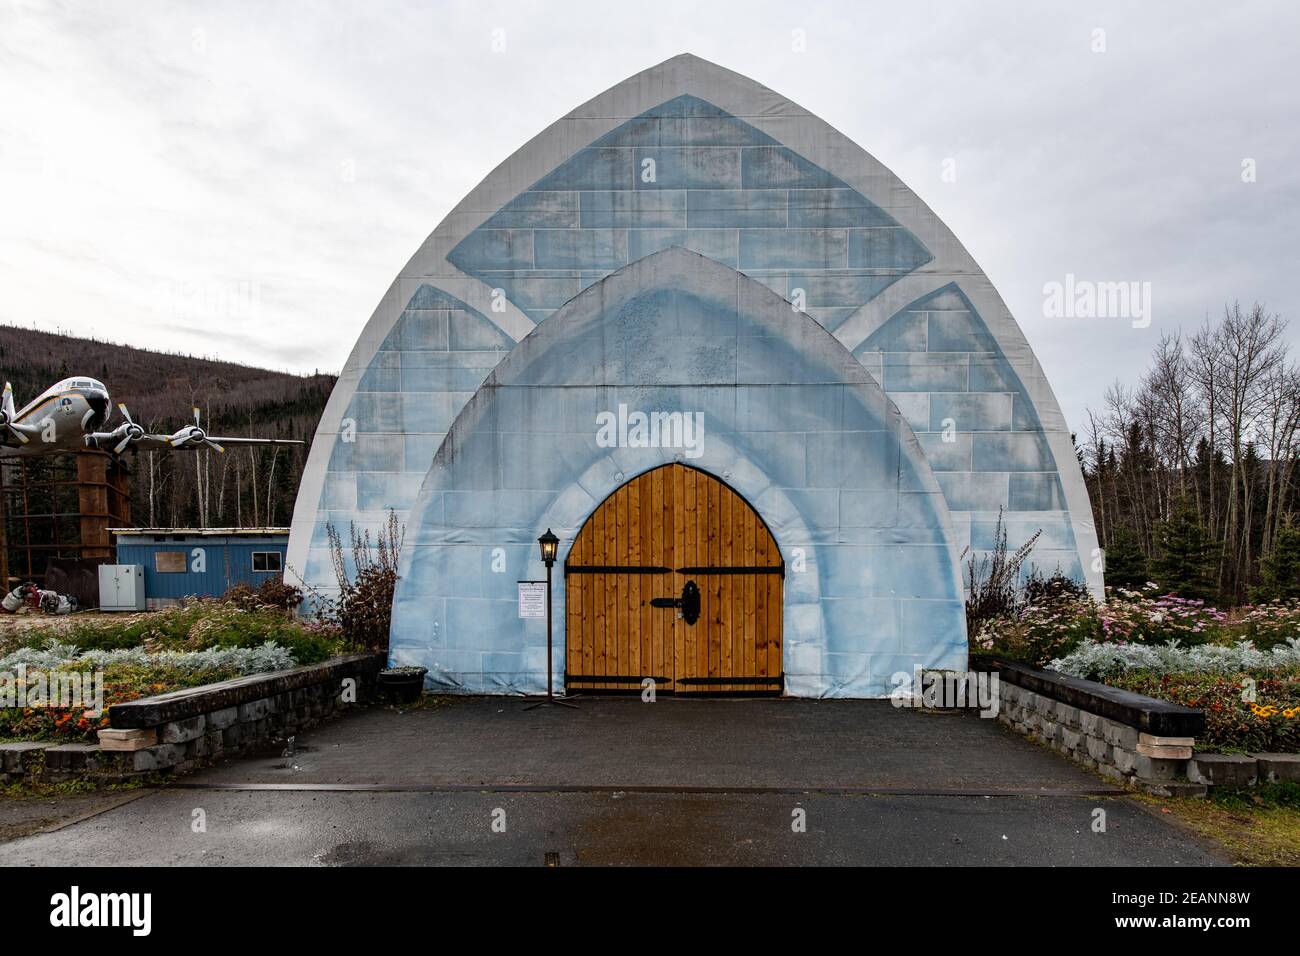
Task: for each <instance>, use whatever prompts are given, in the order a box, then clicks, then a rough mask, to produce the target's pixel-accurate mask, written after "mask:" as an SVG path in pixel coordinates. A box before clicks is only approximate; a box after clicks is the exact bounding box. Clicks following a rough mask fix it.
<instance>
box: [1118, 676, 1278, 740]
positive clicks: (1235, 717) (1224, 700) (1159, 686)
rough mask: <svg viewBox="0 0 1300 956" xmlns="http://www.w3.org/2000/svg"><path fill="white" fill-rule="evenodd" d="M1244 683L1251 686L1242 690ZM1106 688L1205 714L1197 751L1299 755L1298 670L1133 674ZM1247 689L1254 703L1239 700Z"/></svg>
mask: <svg viewBox="0 0 1300 956" xmlns="http://www.w3.org/2000/svg"><path fill="white" fill-rule="evenodd" d="M1247 678H1249V680H1250V681H1252V682H1253V683H1252V684H1247V683H1246V680H1247ZM1106 683H1107V684H1109V685H1111V686H1112V687H1118V688H1121V689H1122V690H1130V691H1133V692H1134V693H1135V694H1145V695H1146V696H1148V697H1154V698H1156V699H1157V700H1166V701H1169V702H1170V703H1174V704H1182V705H1184V706H1185V707H1195V708H1197V709H1198V710H1201V711H1203V712H1204V713H1205V731H1204V733H1203V734H1202V735H1201V736H1200V737H1198V738H1197V741H1196V746H1197V749H1198V750H1210V751H1220V752H1224V753H1231V752H1254V753H1296V752H1300V668H1297V669H1292V670H1288V671H1270V670H1250V671H1243V672H1237V673H1232V674H1227V673H1221V672H1214V671H1200V672H1192V673H1177V674H1155V673H1152V672H1150V671H1143V670H1136V671H1128V672H1125V673H1121V674H1116V675H1114V676H1112V677H1109V678H1107V680H1106ZM1247 688H1250V689H1251V690H1252V691H1253V695H1252V696H1254V698H1255V700H1254V701H1248V700H1244V699H1243V692H1244V691H1245V690H1246V689H1247Z"/></svg>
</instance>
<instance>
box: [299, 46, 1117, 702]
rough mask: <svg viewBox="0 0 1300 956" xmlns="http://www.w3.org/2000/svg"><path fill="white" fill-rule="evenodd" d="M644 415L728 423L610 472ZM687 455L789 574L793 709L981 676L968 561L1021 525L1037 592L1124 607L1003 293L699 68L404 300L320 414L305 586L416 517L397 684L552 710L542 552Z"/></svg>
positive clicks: (729, 81)
mask: <svg viewBox="0 0 1300 956" xmlns="http://www.w3.org/2000/svg"><path fill="white" fill-rule="evenodd" d="M620 406H626V407H627V408H629V409H633V410H641V411H644V412H647V413H650V412H654V411H661V412H672V411H680V412H683V413H702V414H703V422H704V429H705V431H704V433H705V439H704V442H703V445H702V449H701V450H700V452H699V455H698V457H692V458H687V459H683V458H682V457H681V456H682V455H683V450H682V449H670V448H648V447H614V448H610V447H605V446H604V445H603V444H602V443H600V442H598V440H597V424H596V420H597V416H598V415H599V414H600V413H601V412H602V411H613V410H615V409H617V408H619V407H620ZM673 460H686V461H687V463H688V464H692V465H694V466H696V467H699V468H703V469H705V470H706V471H709V472H710V473H712V474H714V475H715V476H716V477H718V478H720V479H722V480H724V481H726V482H727V483H728V484H730V485H732V487H733V488H735V489H736V490H737V491H739V492H740V493H741V494H742V495H743V496H744V497H745V498H746V500H747V501H749V503H750V504H751V505H753V506H754V507H755V508H756V509H757V510H758V511H759V513H760V514H761V515H762V517H763V519H764V521H765V522H766V523H767V524H768V526H769V528H770V529H771V530H772V532H773V534H774V535H775V537H776V540H777V543H778V545H779V547H780V548H781V551H782V556H783V558H784V560H785V561H786V562H787V564H788V565H790V566H791V567H792V572H791V573H790V574H789V575H788V576H787V578H786V583H785V596H784V611H783V614H784V624H785V627H784V633H785V652H784V670H785V674H786V684H785V689H786V692H787V693H790V694H795V695H801V696H856V697H862V696H880V695H883V694H885V693H887V692H888V690H889V687H890V686H891V685H890V683H889V678H890V675H891V674H892V673H894V672H895V671H897V670H900V669H901V670H909V671H910V669H911V666H912V665H913V664H921V665H922V666H924V667H938V668H964V666H965V654H966V635H965V629H964V627H965V626H964V619H963V616H962V613H961V602H962V591H961V565H962V558H961V555H962V554H963V552H964V551H965V550H966V549H967V548H969V549H971V552H972V553H974V554H975V555H976V556H978V555H979V554H980V553H981V552H982V551H984V550H986V549H988V548H990V547H992V545H993V531H994V527H995V525H996V522H997V519H998V514H999V511H1003V512H1005V516H1006V524H1007V528H1008V537H1009V539H1010V541H1011V543H1012V546H1015V545H1016V544H1018V543H1019V542H1021V541H1023V540H1025V539H1026V538H1028V537H1029V536H1030V535H1031V534H1033V532H1035V531H1037V530H1039V529H1041V530H1042V532H1043V534H1042V537H1041V538H1040V540H1039V543H1038V545H1037V547H1036V548H1035V550H1034V552H1033V556H1032V560H1033V562H1034V563H1035V565H1036V566H1037V567H1039V568H1040V569H1042V570H1044V571H1046V572H1049V573H1050V572H1051V571H1053V570H1056V569H1058V568H1059V569H1060V570H1061V571H1062V572H1064V573H1065V574H1067V575H1070V576H1072V577H1074V578H1076V579H1079V580H1083V581H1086V582H1087V583H1088V585H1089V586H1090V588H1092V589H1093V591H1094V592H1096V593H1100V589H1101V578H1100V574H1099V572H1097V571H1096V570H1095V569H1094V567H1093V553H1094V549H1095V548H1096V547H1097V543H1096V537H1095V533H1094V531H1093V528H1092V523H1091V510H1090V507H1089V503H1088V497H1087V492H1086V489H1085V487H1084V484H1083V480H1082V475H1081V473H1080V470H1079V466H1078V462H1077V459H1076V458H1075V456H1074V451H1073V447H1072V443H1071V440H1070V435H1069V432H1068V429H1067V428H1066V425H1065V422H1064V420H1063V418H1062V416H1061V413H1060V409H1059V407H1058V406H1057V403H1056V400H1055V398H1054V397H1053V395H1052V392H1051V389H1050V387H1049V386H1048V384H1047V382H1046V380H1045V378H1044V376H1043V374H1042V370H1041V369H1040V368H1039V366H1038V363H1037V361H1036V360H1035V358H1034V356H1033V354H1032V353H1031V351H1030V349H1029V346H1028V344H1027V342H1026V341H1025V338H1024V336H1023V334H1022V333H1021V331H1020V329H1019V328H1018V326H1017V325H1016V323H1015V320H1014V319H1013V318H1012V316H1011V315H1010V313H1009V312H1008V310H1007V308H1006V306H1005V304H1004V303H1003V302H1002V300H1001V298H1000V297H999V296H998V294H997V292H996V291H995V290H994V289H993V287H992V285H991V284H990V282H989V280H988V279H987V277H985V276H984V274H983V272H982V271H981V270H980V269H979V267H978V266H977V265H976V264H975V262H974V261H973V260H972V259H971V258H970V256H969V254H968V253H967V252H966V251H965V249H963V248H962V246H961V245H960V243H958V242H957V240H956V239H955V237H953V236H952V234H951V233H950V232H949V231H948V230H947V228H946V227H945V226H944V225H943V223H941V222H940V221H939V220H938V219H937V217H935V216H934V214H933V213H932V212H931V211H930V210H929V209H928V208H927V207H926V206H925V204H924V203H923V202H921V200H920V199H918V198H917V197H916V196H915V195H914V194H913V193H912V192H911V191H910V190H909V189H908V188H907V187H906V186H904V185H903V184H902V183H901V182H900V181H899V180H898V179H897V178H896V177H895V176H893V174H891V173H890V172H889V171H888V170H887V169H885V168H884V167H883V166H881V165H880V164H879V163H877V162H876V161H875V160H874V159H872V158H871V157H870V156H869V155H868V154H866V153H865V152H863V151H862V150H861V149H860V148H859V147H857V146H856V145H854V144H853V143H852V142H850V141H848V140H847V139H845V138H844V137H843V136H841V135H840V134H839V133H837V132H836V131H835V130H833V129H831V128H830V127H829V126H827V125H826V124H825V123H823V122H822V121H821V120H819V119H817V118H816V117H815V116H813V115H811V114H809V113H808V112H807V111H806V110H803V109H802V108H800V107H798V106H796V105H795V104H793V103H790V102H789V101H787V100H785V99H783V98H782V97H780V96H779V95H778V94H776V93H774V92H772V91H771V90H768V89H766V88H764V87H762V86H760V85H758V84H756V83H754V82H753V81H751V80H748V79H746V78H744V77H742V76H739V75H737V74H735V73H732V72H730V71H727V70H725V69H722V68H721V67H718V66H715V65H713V64H710V63H707V62H705V61H702V60H700V59H698V58H696V57H693V56H689V55H684V56H679V57H676V58H674V59H672V60H669V61H667V62H665V63H662V64H660V65H659V66H656V67H654V68H652V69H650V70H647V71H645V72H644V73H641V74H638V75H637V76H634V77H632V78H630V79H628V80H626V81H625V82H623V83H621V84H619V85H618V86H616V87H614V88H613V89H611V90H609V91H607V92H606V93H604V94H602V95H600V96H598V97H596V98H595V99H593V100H591V101H590V102H588V103H586V104H584V105H583V106H581V107H579V108H578V109H576V110H574V111H573V112H572V113H571V114H569V115H568V116H566V117H564V118H563V119H561V120H559V121H557V122H556V123H555V124H553V125H552V126H551V127H550V128H548V129H547V130H545V131H544V132H542V133H541V134H540V135H539V136H537V137H536V138H535V139H534V140H532V141H531V142H529V143H528V144H527V145H525V146H524V147H523V148H521V149H520V150H519V151H518V152H517V153H515V154H514V155H513V156H512V157H510V158H509V159H508V160H506V162H504V163H503V164H502V165H501V166H499V167H498V168H497V169H496V170H494V171H493V172H492V173H491V174H490V175H489V176H488V177H487V179H485V180H484V181H483V182H482V183H481V184H480V185H479V186H478V187H477V188H476V189H475V190H474V191H473V192H471V193H470V195H469V196H467V197H466V198H465V200H464V201H462V202H461V203H460V204H459V205H458V206H457V207H456V208H455V209H454V210H453V211H452V212H451V214H450V215H449V216H448V217H447V219H446V220H444V222H443V223H442V224H441V225H440V226H439V227H438V228H437V230H435V231H434V233H433V234H432V235H431V236H430V237H429V239H428V240H426V242H425V243H424V245H423V246H422V247H421V249H420V250H419V252H417V253H416V255H415V256H414V257H413V258H412V259H411V261H410V262H409V263H408V264H407V266H406V267H405V268H404V269H403V270H402V272H401V273H400V274H399V275H398V277H397V279H396V280H395V281H394V283H393V285H392V286H391V287H390V289H389V291H388V293H387V294H386V296H385V297H384V300H383V301H382V302H381V303H380V306H379V308H378V309H377V310H376V312H375V314H374V315H373V316H372V317H371V319H370V322H369V323H368V325H367V326H366V328H365V330H364V331H363V332H362V335H361V338H360V340H359V341H358V343H357V346H356V348H355V349H354V350H353V353H352V355H351V357H350V358H349V361H348V364H347V366H346V368H345V369H344V370H343V373H342V375H341V377H340V379H339V382H338V385H337V386H336V388H335V391H334V394H333V395H332V396H331V399H330V402H329V404H328V406H327V408H326V411H325V414H324V416H323V417H322V420H321V423H320V426H319V429H318V431H317V435H316V441H315V443H314V444H313V447H312V451H311V456H310V459H309V461H308V465H307V470H306V473H305V475H304V477H303V481H302V485H301V489H300V492H299V497H298V501H297V506H296V509H295V513H294V520H293V527H292V535H291V539H290V546H289V554H288V568H289V571H288V575H289V577H290V578H292V577H293V576H295V575H299V576H301V577H302V578H303V579H304V580H305V581H307V582H308V583H310V584H311V585H313V586H314V587H316V588H319V589H324V590H327V589H328V588H329V586H330V585H331V583H332V580H333V575H332V572H331V569H330V561H329V553H328V548H327V539H326V530H325V529H326V527H327V525H328V524H330V523H333V524H334V525H335V526H336V527H338V528H340V529H343V531H344V534H345V536H346V528H347V525H348V524H349V522H354V523H356V525H357V526H358V527H359V528H370V529H372V533H373V531H374V530H375V529H377V528H378V526H379V525H380V524H381V523H382V522H383V520H384V518H385V516H386V514H387V512H388V510H389V509H393V510H395V511H396V512H397V514H398V516H399V518H400V519H401V520H402V521H403V522H404V523H405V524H406V526H407V538H406V547H405V549H404V553H403V561H402V579H401V581H400V582H399V584H398V591H397V596H396V599H395V602H394V611H393V625H392V635H391V648H392V650H391V656H392V659H393V660H394V662H396V663H419V664H424V665H425V666H427V667H429V668H430V679H431V681H432V682H433V683H434V684H435V685H438V686H441V687H444V688H448V689H458V690H464V691H467V692H501V693H525V692H535V691H537V690H539V689H542V688H544V686H545V630H544V626H539V622H537V621H531V620H529V621H525V620H520V619H518V617H517V615H516V603H515V597H516V596H515V582H516V580H518V579H523V578H537V577H541V576H542V574H543V572H542V568H541V566H540V562H539V560H538V558H537V547H536V539H537V536H538V535H539V534H540V533H541V532H542V531H543V530H545V529H546V528H547V527H548V526H549V527H551V528H553V529H554V530H555V531H556V533H557V534H559V535H560V537H561V540H562V541H563V542H564V544H562V545H561V558H563V557H564V554H565V549H566V547H567V545H568V543H569V542H571V541H572V540H573V537H574V536H575V535H576V534H577V531H578V529H580V528H581V526H582V524H583V522H584V521H585V520H586V518H587V517H588V515H590V514H591V513H592V511H594V510H595V509H596V507H597V506H598V505H599V504H600V502H601V501H602V500H604V498H605V497H606V496H608V495H609V494H610V493H612V492H613V491H614V490H615V489H616V488H618V487H619V486H620V485H622V484H623V483H624V482H626V481H627V480H629V479H631V478H632V477H635V476H636V475H637V474H640V473H641V472H644V471H646V470H648V469H650V468H653V467H656V466H658V465H660V464H663V463H665V462H668V461H673ZM796 557H797V562H796ZM795 563H797V564H798V566H799V568H801V569H802V570H798V571H795V570H793V566H794V564H795ZM557 599H559V601H560V602H561V606H560V607H557V614H556V621H557V625H558V633H557V641H558V642H560V646H561V648H562V647H563V622H564V614H563V608H562V600H563V588H558V589H557ZM562 660H563V654H562V653H559V654H557V662H556V668H557V674H558V673H559V672H560V670H561V668H562V664H561V663H560V661H562Z"/></svg>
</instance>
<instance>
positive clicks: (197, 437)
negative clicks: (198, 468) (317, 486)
mask: <svg viewBox="0 0 1300 956" xmlns="http://www.w3.org/2000/svg"><path fill="white" fill-rule="evenodd" d="M117 407H118V408H119V409H120V410H121V412H122V417H123V418H124V419H126V421H125V423H123V424H122V425H119V426H118V427H117V428H116V429H114V430H113V431H111V432H95V433H94V434H91V435H87V436H86V438H85V440H86V444H87V445H89V446H90V447H92V448H103V449H106V450H111V451H112V453H113V454H114V455H120V454H121V453H122V452H123V451H125V450H126V449H127V448H128V447H129V446H131V445H137V446H144V447H145V448H150V449H160V450H164V451H172V450H176V451H184V450H186V449H191V448H213V449H216V450H217V451H225V450H226V447H225V446H227V445H230V446H232V447H239V446H242V445H305V444H306V442H303V441H299V440H298V439H296V438H244V437H241V436H237V435H232V436H231V437H229V438H214V437H212V436H211V435H209V434H208V433H207V432H205V431H204V430H203V429H202V428H201V427H199V410H198V409H197V408H196V409H194V424H193V425H186V426H185V427H184V428H182V429H181V430H180V431H178V432H174V433H172V434H170V435H158V434H150V433H149V432H146V431H145V430H144V429H143V428H141V427H140V426H139V425H137V424H136V423H135V421H134V420H133V419H132V418H131V413H130V412H128V411H127V410H126V406H125V405H118V406H117Z"/></svg>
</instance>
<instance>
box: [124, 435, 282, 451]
mask: <svg viewBox="0 0 1300 956" xmlns="http://www.w3.org/2000/svg"><path fill="white" fill-rule="evenodd" d="M150 440H152V441H158V442H161V443H162V444H161V445H160V446H159V447H165V448H176V449H182V450H183V449H186V448H202V447H204V444H205V442H212V443H213V444H214V445H219V446H221V447H223V448H224V447H226V446H236V447H237V446H240V445H305V444H307V443H306V442H305V441H298V440H297V439H296V438H241V437H238V436H236V437H232V438H221V437H218V436H216V435H205V436H204V437H203V438H202V439H199V440H193V439H183V440H181V441H174V440H173V436H171V435H145V436H144V438H143V439H142V440H141V441H142V442H144V441H150Z"/></svg>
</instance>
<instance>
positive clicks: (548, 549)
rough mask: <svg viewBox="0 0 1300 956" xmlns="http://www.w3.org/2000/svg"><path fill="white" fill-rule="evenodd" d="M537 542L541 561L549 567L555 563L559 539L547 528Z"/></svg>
mask: <svg viewBox="0 0 1300 956" xmlns="http://www.w3.org/2000/svg"><path fill="white" fill-rule="evenodd" d="M537 544H538V545H539V546H540V547H541V549H542V562H543V563H544V564H545V565H546V566H547V567H548V568H549V567H550V566H551V565H553V564H554V563H555V554H556V552H557V551H558V550H559V548H560V539H559V538H557V537H556V536H555V535H554V534H553V533H552V532H551V529H550V528H547V529H546V534H544V535H542V536H541V537H540V538H538V539H537Z"/></svg>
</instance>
